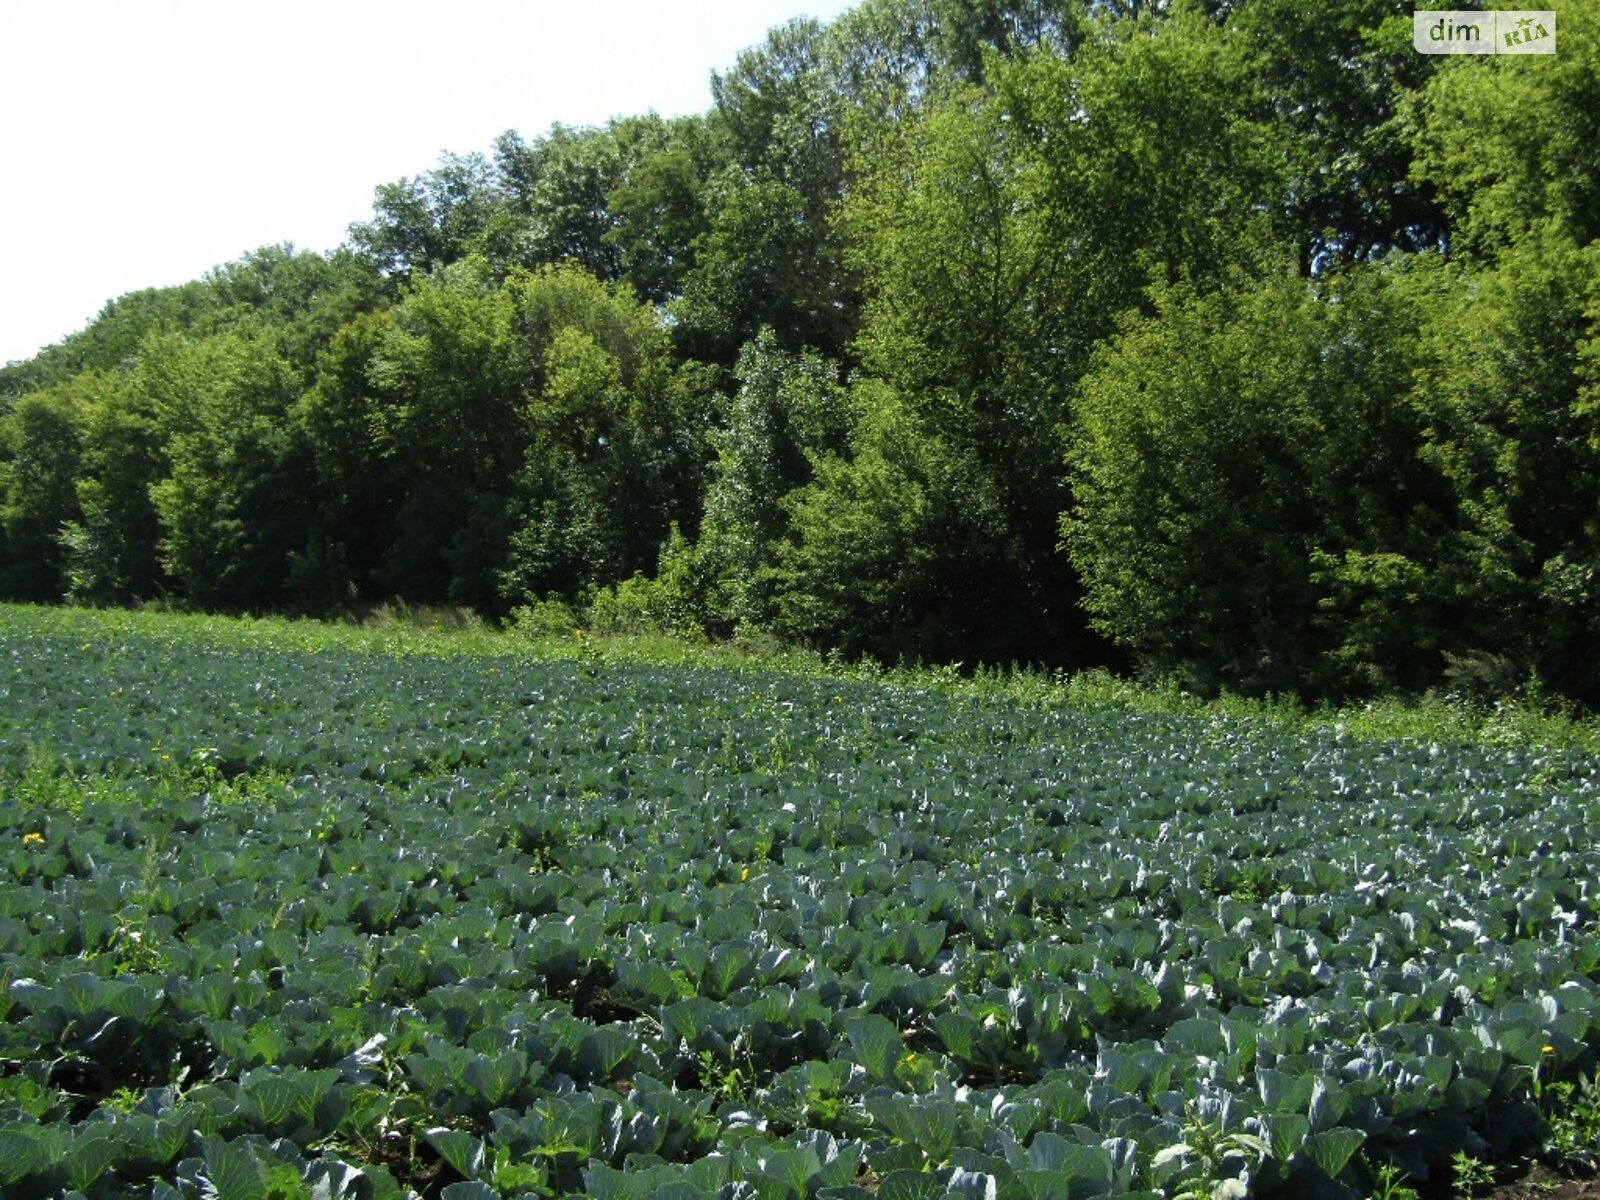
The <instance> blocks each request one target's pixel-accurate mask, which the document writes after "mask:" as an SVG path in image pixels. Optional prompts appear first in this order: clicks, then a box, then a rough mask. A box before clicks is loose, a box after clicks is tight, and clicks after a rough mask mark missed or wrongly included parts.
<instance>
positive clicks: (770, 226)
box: [0, 0, 1600, 708]
mask: <svg viewBox="0 0 1600 1200" xmlns="http://www.w3.org/2000/svg"><path fill="white" fill-rule="evenodd" d="M1413 7H1414V6H1412V5H1400V4H1398V3H1395V2H1393V0H1341V2H1340V3H1335V4H1322V5H1312V4H1306V3H1303V2H1302V0H1172V2H1171V3H1160V2H1151V0H1145V2H1139V0H1121V2H1118V0H862V3H860V4H859V5H858V6H857V7H856V8H854V9H853V10H851V11H850V12H848V13H846V14H845V15H844V16H842V17H840V18H839V19H837V20H835V21H833V22H831V23H820V22H817V21H814V20H810V19H796V20H794V21H792V22H790V23H789V24H787V25H784V26H782V27H780V28H776V29H774V30H772V31H771V32H770V33H769V34H768V36H767V38H766V40H765V41H764V42H763V43H761V44H759V45H757V46H755V47H752V48H750V49H749V50H747V51H746V52H744V53H743V54H741V55H739V56H738V59H737V61H736V62H734V63H733V64H731V65H730V66H728V67H727V68H726V69H725V70H723V71H719V72H718V73H717V74H716V75H715V76H714V77H713V81H712V92H713V104H712V106H711V108H710V109H709V111H707V112H705V113H703V114H701V115H698V116H692V117H682V118H671V119H668V118H663V117H660V116H657V115H654V114H648V113H647V114H644V115H638V116H628V117H623V118H619V119H616V120H613V121H611V122H610V123H608V124H606V125H604V126H600V127H592V128H571V127H567V126H563V125H556V126H553V127H552V128H550V129H548V130H546V131H544V132H542V133H539V134H537V135H536V136H524V135H522V134H520V133H518V132H515V131H508V132H506V133H504V134H503V135H501V136H500V137H499V138H498V139H497V140H496V141H495V142H494V144H493V146H492V148H490V149H489V150H488V151H486V152H466V153H452V154H447V155H445V156H444V157H442V158H441V160H440V161H439V163H438V165H437V166H436V167H434V168H433V169H432V170H430V171H427V172H425V173H423V174H421V175H419V176H417V177H415V178H403V179H400V180H397V181H394V182H391V183H386V184H383V185H381V186H379V187H377V189H376V193H375V197H374V204H373V210H372V213H371V216H370V218H368V219H366V220H364V221H362V222H360V223H358V224H356V225H353V226H352V227H351V228H350V231H349V237H348V240H347V241H346V242H345V244H344V245H342V246H341V247H339V248H338V249H337V250H334V251H332V252H330V253H327V254H314V253H307V252H301V251H296V250H295V249H294V248H293V247H292V246H289V245H281V246H269V247H265V248H262V249H260V250H257V251H255V252H253V253H250V254H247V255H245V256H244V257H242V258H241V259H239V260H238V261H236V262H232V263H229V264H226V265H223V266H219V267H218V268H216V269H215V270H213V271H211V272H210V273H208V274H207V275H205V276H204V277H203V278H201V279H197V280H194V281H192V282H190V283H187V284H184V285H182V286H179V287H171V288H160V289H152V290H147V291H142V292H136V293H132V294H129V295H125V296H122V297H120V298H117V299H114V300H111V301H110V302H109V303H107V304H106V306H105V307H104V309H103V311H102V312H101V313H100V314H99V316H98V317H97V318H96V319H95V320H93V321H92V322H91V323H90V324H89V325H88V326H87V327H86V328H85V329H83V330H82V331H81V332H78V333H76V334H74V335H72V336H70V337H68V338H66V339H64V340H63V341H61V342H60V343H58V344H56V345H52V346H50V347H47V348H46V349H44V350H42V351H41V352H40V353H39V354H38V355H36V356H35V357H34V358H32V359H31V360H28V361H26V362H18V363H12V364H10V365H8V366H6V367H5V368H4V369H3V370H0V598H6V599H12V600H22V601H33V602H46V603H53V602H60V601H63V600H65V601H69V602H75V603H85V604H96V605H101V604H107V605H109V604H133V603H141V602H157V603H161V604H170V605H174V606H179V607H186V608H193V609H199V610H206V611H218V612H255V613H262V612H290V613H308V614H344V613H356V612H359V611H361V609H362V607H363V606H366V605H372V604H375V603H379V602H382V601H385V600H389V599H400V600H404V601H406V602H407V603H412V604H419V605H420V604H445V605H456V606H462V607H466V608H470V609H473V610H476V611H477V612H480V613H482V614H483V615H485V616H486V617H488V618H492V619H500V618H505V617H507V616H508V615H510V614H512V613H513V612H520V613H527V612H529V611H535V612H537V611H540V610H541V609H542V610H544V611H559V612H566V611H571V612H573V613H574V614H576V615H577V618H578V620H580V621H582V620H585V619H586V614H589V613H591V612H594V611H598V610H604V611H605V612H607V613H609V614H611V617H612V619H618V616H617V615H618V614H622V619H625V620H630V621H633V622H636V623H637V624H638V625H639V626H640V627H641V628H645V627H648V628H651V629H658V630H662V631H666V632H669V633H675V634H680V635H684V636H690V637H697V638H699V637H708V638H714V639H723V638H732V637H742V636H746V635H761V636H764V637H769V638H772V639H777V640H779V641H781V642H784V643H792V644H801V645H808V646H813V647H816V648H818V649H820V650H825V651H832V652H836V653H838V654H840V655H845V656H871V657H874V658H877V659H880V660H885V661H899V660H904V661H921V662H929V663H934V662H941V663H962V664H966V665H969V666H970V665H973V664H978V663H995V664H1004V663H1025V664H1037V665H1044V666H1051V667H1063V668H1082V667H1089V666H1097V665H1109V666H1112V667H1114V668H1117V669H1120V670H1127V671H1132V672H1136V673H1139V674H1143V675H1147V676H1151V677H1159V678H1164V679H1176V680H1178V681H1180V682H1181V683H1182V684H1183V685H1184V686H1185V687H1188V688H1192V689H1195V690H1197V691H1201V692H1206V693H1211V692H1216V691H1220V690H1229V691H1234V692H1239V693H1244V694H1268V693H1277V694H1294V695H1298V696H1300V697H1302V698H1304V699H1307V700H1313V701H1314V700H1323V699H1327V700H1350V699H1359V698H1361V697H1366V696H1376V695H1385V694H1417V693H1421V692H1424V691H1427V690H1430V689H1433V690H1439V691H1446V692H1455V693H1464V694H1465V693H1470V694H1475V695H1480V696H1494V695H1503V694H1509V693H1511V692H1517V691H1521V692H1523V693H1526V692H1527V691H1529V690H1530V689H1532V690H1534V691H1536V692H1537V693H1538V694H1541V695H1548V696H1553V697H1559V698H1563V699H1565V700H1569V701H1572V702H1574V703H1577V704H1581V705H1585V706H1589V707H1591V708H1592V707H1593V706H1595V705H1596V704H1600V653H1596V650H1597V648H1600V4H1596V3H1595V2H1594V0H1581V2H1580V0H1574V2H1572V3H1568V4H1566V5H1564V6H1563V7H1562V8H1561V9H1560V10H1559V21H1560V25H1559V33H1558V36H1559V39H1560V42H1559V50H1558V52H1557V53H1556V54H1554V55H1545V56H1528V57H1515V56H1505V57H1475V56H1464V55H1463V56H1451V55H1440V56H1430V55H1423V54H1419V53H1417V51H1416V50H1415V49H1414V48H1413V45H1412V12H1413ZM562 606H565V607H562Z"/></svg>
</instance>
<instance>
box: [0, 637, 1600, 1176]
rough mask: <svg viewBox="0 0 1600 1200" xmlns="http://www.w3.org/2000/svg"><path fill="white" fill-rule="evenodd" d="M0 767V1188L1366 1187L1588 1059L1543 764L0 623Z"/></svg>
mask: <svg viewBox="0 0 1600 1200" xmlns="http://www.w3.org/2000/svg"><path fill="white" fill-rule="evenodd" d="M0 779H3V780H4V781H5V787H6V789H7V792H6V796H5V798H4V801H3V803H0V973H3V979H4V983H5V987H4V989H3V990H0V1190H3V1191H4V1192H5V1194H8V1195H9V1194H13V1192H15V1193H16V1194H38V1195H48V1194H55V1193H71V1192H76V1193H79V1194H82V1195H83V1196H85V1197H88V1198H90V1200H98V1198H100V1197H111V1196H120V1195H154V1196H162V1197H166V1196H182V1197H198V1196H201V1195H210V1194H214V1193H220V1194H222V1195H225V1196H230V1197H231V1196H240V1197H254V1196H261V1197H269V1196H272V1195H276V1194H283V1195H294V1194H298V1193H297V1191H296V1189H299V1190H300V1191H305V1192H309V1193H310V1194H315V1195H319V1196H320V1195H326V1196H329V1197H341V1196H350V1197H365V1196H374V1197H386V1196H401V1195H405V1194H407V1193H408V1192H415V1193H419V1194H423V1195H427V1196H432V1195H443V1196H445V1197H447V1198H448V1200H484V1198H488V1197H507V1198H510V1197H517V1196H522V1195H564V1194H587V1195H594V1196H616V1197H635V1196H638V1197H646V1196H658V1195H662V1196H669V1197H680V1196H681V1197H702V1196H704V1197H727V1198H736V1197H745V1196H753V1197H754V1196H759V1197H762V1198H763V1200H766V1198H772V1200H789V1198H790V1197H793V1198H794V1200H801V1198H809V1197H819V1198H823V1200H830V1198H838V1200H844V1198H847V1197H859V1196H863V1195H871V1194H876V1195H878V1196H880V1197H882V1196H889V1197H944V1196H947V1195H956V1196H979V1197H995V1198H996V1200H999V1198H1003V1197H1017V1198H1018V1200H1031V1198H1034V1197H1044V1196H1054V1197H1060V1196H1066V1197H1069V1198H1073V1200H1075V1198H1076V1197H1078V1196H1099V1195H1122V1194H1134V1195H1137V1194H1141V1193H1162V1192H1165V1193H1167V1194H1173V1193H1175V1192H1178V1191H1181V1190H1185V1189H1190V1188H1194V1187H1197V1186H1205V1187H1208V1188H1215V1187H1217V1186H1218V1185H1219V1184H1221V1185H1223V1186H1224V1188H1225V1190H1232V1191H1239V1190H1241V1189H1249V1190H1252V1191H1254V1192H1257V1193H1260V1194H1264V1195H1270V1194H1273V1193H1278V1192H1286V1191H1288V1190H1295V1191H1302V1190H1305V1189H1307V1188H1308V1187H1322V1188H1327V1189H1331V1190H1334V1191H1337V1190H1338V1189H1341V1188H1343V1189H1346V1190H1349V1189H1356V1190H1359V1189H1361V1188H1363V1187H1364V1186H1366V1184H1367V1183H1368V1182H1369V1181H1370V1178H1371V1172H1372V1171H1373V1169H1374V1168H1375V1167H1376V1166H1377V1165H1378V1164H1381V1163H1386V1162H1388V1163H1396V1164H1398V1165H1399V1166H1401V1167H1402V1168H1403V1169H1404V1170H1406V1171H1407V1172H1408V1173H1409V1175H1410V1176H1411V1177H1412V1178H1413V1179H1416V1180H1418V1181H1425V1180H1427V1179H1428V1178H1429V1177H1430V1175H1435V1176H1436V1174H1437V1172H1438V1171H1439V1169H1440V1166H1441V1163H1443V1162H1444V1161H1446V1160H1447V1159H1448V1157H1449V1155H1450V1154H1451V1153H1452V1152H1453V1151H1455V1150H1458V1149H1460V1150H1466V1151H1468V1152H1470V1153H1474V1154H1484V1155H1494V1154H1509V1153H1514V1152H1515V1151H1517V1150H1518V1149H1519V1148H1520V1147H1523V1146H1525V1145H1527V1144H1528V1143H1529V1142H1530V1141H1531V1140H1532V1139H1534V1138H1535V1137H1536V1136H1537V1124H1538V1120H1539V1111H1538V1107H1537V1105H1536V1103H1535V1098H1536V1095H1537V1093H1538V1091H1539V1090H1540V1088H1541V1087H1542V1086H1543V1085H1544V1084H1547V1083H1548V1082H1549V1081H1551V1080H1552V1079H1555V1078H1557V1077H1572V1076H1575V1075H1577V1074H1579V1073H1583V1072H1588V1071H1592V1069H1593V1062H1594V1049H1595V1047H1596V1046H1597V1045H1600V944H1597V940H1596V938H1595V936H1594V934H1595V919H1596V908H1595V897H1594V896H1593V895H1592V892H1593V889H1594V886H1595V883H1594V878H1595V872H1594V857H1593V853H1592V847H1593V845H1594V844H1595V843H1596V838H1597V835H1600V807H1597V803H1596V801H1597V796H1600V790H1597V788H1600V764H1597V763H1596V762H1595V761H1594V760H1593V759H1590V758H1585V757H1583V756H1580V755H1577V754H1575V753H1569V752H1550V753H1543V754H1540V753H1535V752H1531V751H1525V750H1505V749H1490V748H1485V747H1472V746H1443V747H1441V746H1425V745H1390V744H1380V743H1373V742H1357V741H1351V740H1347V739H1344V738H1342V737H1340V736H1338V735H1337V734H1335V733H1331V732H1330V733H1323V734H1318V735H1314V736H1311V737H1305V738H1302V737H1290V736H1288V735H1286V734H1284V733H1282V732H1280V731H1277V730H1274V729H1271V728H1268V727H1252V726H1249V725H1245V724H1239V723H1228V722H1220V721H1201V720H1193V719H1178V718H1158V717H1143V716H1130V715H1126V714H1122V715H1118V714H1083V713H1073V712H1068V711H1061V710H1050V709H1025V708H1020V707H1017V706H1015V705H1008V704H1004V703H1000V702H993V703H987V702H980V701H973V700H960V701H958V700H955V699H952V698H951V697H948V696H943V695H937V694H930V693H920V692H910V691H903V690H896V689H890V688H875V687H866V686H862V685H841V684H838V683H835V682H828V681H806V680H797V679H792V678H777V677H764V676H759V675H750V674H729V673H716V672H710V671H705V670H695V669H681V668H680V669H672V670H667V669H650V668H643V667H626V666H616V665H612V666H599V665H595V664H582V663H579V664H573V663H564V664H563V663H538V662H527V661H518V660H516V659H512V658H505V659H482V660H470V661H469V660H448V659H405V660H400V659H385V658H380V657H369V656H353V655H348V654H310V653H298V654H288V653H281V654H275V653H271V652H266V651H262V650H259V649H257V650H249V651H246V650H242V649H228V648H225V647H208V646H203V645H193V644H183V643H176V644H166V643H157V642H153V641H141V640H137V639H134V640H128V641H124V642H120V643H115V644H109V643H108V644H101V643H97V642H95V641H94V640H93V639H90V640H88V641H66V640H63V639H59V638H55V639H51V638H39V637H23V636H17V635H10V636H8V635H7V634H6V633H5V632H4V631H3V630H0ZM63 781H65V782H63ZM41 795H51V796H55V797H61V796H66V797H68V798H69V799H70V798H71V797H72V796H78V797H84V799H83V800H82V803H81V804H74V803H65V804H63V803H54V804H43V803H39V802H38V801H37V798H38V797H39V796H41ZM1230 1181H1231V1182H1230ZM274 1189H277V1190H276V1191H275V1190H274Z"/></svg>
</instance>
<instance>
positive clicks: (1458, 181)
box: [1412, 4, 1600, 257]
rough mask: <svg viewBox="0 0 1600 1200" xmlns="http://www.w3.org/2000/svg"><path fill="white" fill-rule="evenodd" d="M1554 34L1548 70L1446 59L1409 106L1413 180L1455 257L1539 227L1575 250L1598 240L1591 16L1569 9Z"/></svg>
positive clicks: (1502, 245) (1499, 245)
mask: <svg viewBox="0 0 1600 1200" xmlns="http://www.w3.org/2000/svg"><path fill="white" fill-rule="evenodd" d="M1560 30H1561V33H1560V36H1561V53H1560V54H1559V55H1555V56H1553V57H1551V58H1550V59H1549V60H1548V64H1547V66H1548V69H1545V70H1537V71H1528V70H1519V69H1518V68H1519V67H1520V66H1521V65H1522V64H1521V63H1519V62H1518V61H1517V60H1516V59H1515V58H1506V59H1498V58H1497V59H1493V60H1487V61H1484V62H1482V63H1478V62H1475V61H1473V60H1472V59H1451V58H1447V59H1446V60H1445V61H1444V63H1443V64H1442V65H1441V66H1440V68H1439V69H1438V71H1437V72H1436V73H1435V74H1434V76H1433V77H1432V79H1430V80H1429V81H1428V83H1427V86H1426V87H1424V88H1422V89H1421V91H1420V92H1419V93H1418V94H1417V95H1416V96H1415V97H1414V99H1413V101H1412V104H1413V107H1414V109H1415V112H1414V115H1413V118H1412V119H1413V120H1414V121H1415V123H1416V124H1417V126H1418V130H1417V137H1416V144H1417V162H1416V174H1417V175H1418V177H1419V178H1421V179H1422V180H1423V181H1425V182H1426V183H1428V184H1430V185H1431V186H1432V187H1433V188H1434V189H1436V190H1437V192H1438V193H1439V195H1440V196H1441V197H1442V199H1443V201H1444V206H1445V209H1446V211H1447V212H1448V214H1449V217H1450V224H1451V232H1452V237H1453V239H1454V240H1455V241H1456V242H1458V243H1459V244H1460V246H1461V247H1462V248H1463V249H1466V250H1469V251H1472V252H1474V253H1477V254H1483V255H1487V256H1490V257H1494V256H1497V255H1498V254H1499V253H1500V252H1501V251H1503V250H1506V249H1510V248H1513V247H1515V246H1517V245H1519V244H1521V243H1522V242H1523V241H1524V240H1527V239H1530V238H1531V239H1533V240H1535V241H1537V240H1538V238H1539V235H1540V231H1541V229H1542V228H1543V227H1546V226H1548V227H1551V228H1553V229H1554V230H1556V231H1559V234H1560V235H1561V236H1562V237H1563V238H1566V239H1568V240H1570V241H1571V242H1572V243H1574V244H1575V245H1577V246H1584V245H1588V244H1589V243H1590V242H1592V241H1593V240H1594V239H1595V238H1596V237H1600V159H1597V156H1596V154H1595V152H1594V147H1595V145H1596V144H1597V142H1600V116H1597V115H1596V114H1597V113H1600V70H1597V68H1596V67H1595V62H1596V60H1597V59H1600V14H1597V13H1596V12H1595V10H1594V8H1593V7H1592V6H1590V5H1582V4H1580V5H1574V6H1573V7H1572V8H1571V9H1570V10H1569V11H1563V12H1562V14H1561V25H1560ZM1541 65H1546V64H1541ZM1478 66H1481V67H1482V68H1483V69H1481V70H1473V69H1472V68H1473V67H1478Z"/></svg>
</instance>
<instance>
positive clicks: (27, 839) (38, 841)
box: [22, 833, 44, 846]
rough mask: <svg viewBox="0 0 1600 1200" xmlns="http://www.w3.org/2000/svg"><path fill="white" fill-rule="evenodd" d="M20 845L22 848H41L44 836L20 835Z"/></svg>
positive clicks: (38, 834) (33, 834) (39, 834)
mask: <svg viewBox="0 0 1600 1200" xmlns="http://www.w3.org/2000/svg"><path fill="white" fill-rule="evenodd" d="M22 844H23V845H24V846H42V845H44V834H42V833H25V834H23V835H22Z"/></svg>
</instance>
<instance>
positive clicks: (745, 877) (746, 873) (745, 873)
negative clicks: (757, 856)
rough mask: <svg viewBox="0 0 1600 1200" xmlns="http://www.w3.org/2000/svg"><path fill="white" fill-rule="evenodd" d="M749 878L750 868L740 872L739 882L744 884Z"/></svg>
mask: <svg viewBox="0 0 1600 1200" xmlns="http://www.w3.org/2000/svg"><path fill="white" fill-rule="evenodd" d="M749 878H750V868H749V867H745V868H744V869H743V870H742V871H740V872H739V882H740V883H744V882H746V881H747V880H748V879H749Z"/></svg>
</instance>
